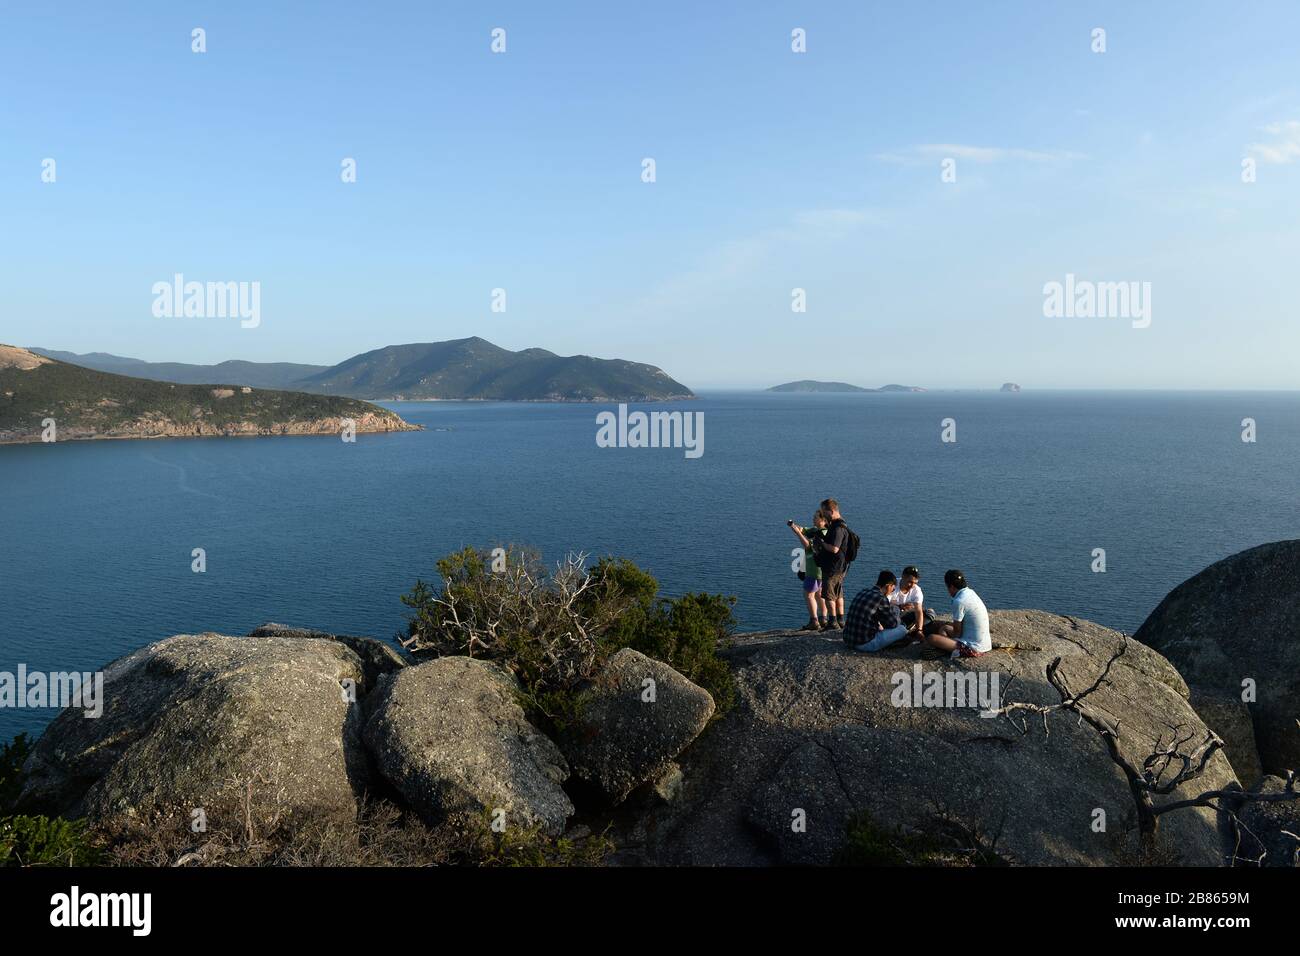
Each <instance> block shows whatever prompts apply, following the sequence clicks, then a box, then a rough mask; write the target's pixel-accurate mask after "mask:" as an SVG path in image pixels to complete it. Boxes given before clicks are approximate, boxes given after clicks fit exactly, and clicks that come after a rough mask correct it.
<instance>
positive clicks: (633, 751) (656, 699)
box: [560, 648, 714, 803]
mask: <svg viewBox="0 0 1300 956" xmlns="http://www.w3.org/2000/svg"><path fill="white" fill-rule="evenodd" d="M648 682H653V683H652V684H651V683H648ZM651 692H653V700H651V699H649V698H650V696H651ZM577 710H578V716H577V718H576V719H575V720H574V721H573V722H572V723H571V724H570V725H569V726H568V727H567V728H566V729H565V731H564V733H563V735H562V736H561V738H560V746H561V748H562V749H563V750H564V754H565V756H566V757H568V758H569V765H570V766H571V767H572V769H573V773H574V776H576V777H579V778H581V779H582V780H585V781H587V782H588V783H590V784H593V785H595V786H596V787H598V788H599V789H600V790H601V791H602V792H603V793H604V795H605V796H606V797H608V798H609V799H610V800H611V801H612V802H614V803H618V802H619V801H621V800H622V799H623V798H624V797H626V796H627V795H628V794H629V793H631V792H632V791H633V790H634V789H636V787H638V786H640V785H641V784H643V783H647V782H650V781H653V780H656V779H657V778H659V776H660V775H661V774H663V773H664V771H666V770H668V769H669V766H670V764H671V763H672V761H673V758H674V757H676V756H677V755H678V754H679V753H681V752H682V751H683V750H684V749H686V746H687V745H688V744H689V743H690V742H691V741H692V740H694V739H695V738H696V737H698V736H699V734H700V731H702V730H703V729H704V728H705V726H706V725H707V724H708V722H709V718H710V717H712V716H713V710H714V704H713V697H712V696H710V694H709V692H708V691H706V690H705V689H704V688H702V687H699V686H697V685H696V684H693V683H692V682H691V681H689V680H687V679H686V678H685V677H683V676H682V675H681V674H679V673H677V671H675V670H673V668H671V667H669V666H668V665H667V664H664V663H662V662H661V661H656V660H654V659H652V658H649V657H646V656H645V655H644V654H642V653H641V652H640V651H635V650H632V649H631V648H624V649H623V650H621V651H619V652H618V653H617V654H615V655H614V656H613V657H611V658H610V659H609V660H608V661H607V662H606V663H605V666H604V667H602V668H601V670H600V673H599V674H597V675H596V677H595V679H594V680H593V681H592V682H591V685H590V686H589V687H587V688H585V689H584V690H583V691H582V692H581V693H580V694H579V696H578V701H577Z"/></svg>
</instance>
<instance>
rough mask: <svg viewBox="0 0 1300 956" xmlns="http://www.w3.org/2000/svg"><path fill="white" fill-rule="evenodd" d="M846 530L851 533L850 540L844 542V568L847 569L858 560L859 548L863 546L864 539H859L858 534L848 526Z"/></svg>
mask: <svg viewBox="0 0 1300 956" xmlns="http://www.w3.org/2000/svg"><path fill="white" fill-rule="evenodd" d="M844 530H845V531H847V532H848V533H849V534H848V538H847V539H846V540H845V542H844V566H845V567H846V568H847V567H848V566H849V565H850V564H852V563H853V562H854V561H856V560H858V548H860V547H861V546H862V539H861V538H859V537H858V535H857V532H855V531H854V530H853V529H852V528H850V527H849V526H848V525H845V526H844Z"/></svg>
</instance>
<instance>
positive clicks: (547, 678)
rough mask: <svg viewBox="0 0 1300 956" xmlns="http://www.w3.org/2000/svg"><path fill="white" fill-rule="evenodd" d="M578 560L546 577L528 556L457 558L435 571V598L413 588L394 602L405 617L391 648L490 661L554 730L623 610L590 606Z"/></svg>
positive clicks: (619, 605) (624, 605)
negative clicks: (406, 612) (439, 577)
mask: <svg viewBox="0 0 1300 956" xmlns="http://www.w3.org/2000/svg"><path fill="white" fill-rule="evenodd" d="M583 560H584V558H583V556H582V555H572V554H571V555H569V556H568V557H567V558H566V559H565V560H564V561H562V562H560V564H559V565H558V566H557V567H556V568H555V569H554V570H551V569H549V568H547V566H546V565H545V564H543V562H542V560H541V558H540V557H539V556H538V555H537V553H536V552H535V551H531V550H525V549H519V548H515V547H513V546H512V547H509V548H507V549H505V550H504V553H503V554H502V555H500V556H499V557H497V558H496V559H494V558H493V556H492V555H491V554H490V553H487V552H480V551H477V550H475V549H474V548H465V549H464V550H461V551H458V552H456V553H455V554H451V555H448V556H447V557H445V558H443V559H442V560H441V561H439V562H438V571H439V572H440V573H441V575H442V589H441V590H440V591H438V592H436V593H435V592H434V591H433V589H431V588H430V587H429V586H428V585H427V584H425V583H424V582H423V581H417V582H416V585H415V588H414V589H413V590H412V591H411V592H410V593H409V594H404V595H402V603H403V604H405V605H406V606H407V607H409V608H411V609H412V610H413V611H414V614H412V615H411V616H410V617H409V618H408V620H407V633H406V636H405V637H404V638H399V639H400V640H401V643H402V644H403V646H405V647H406V648H407V649H408V650H410V651H411V652H412V653H413V654H416V655H421V654H430V655H436V656H445V655H465V656H468V657H475V658H479V659H482V660H490V661H495V662H497V663H499V664H501V665H502V666H503V667H505V668H507V669H508V670H510V671H511V672H512V673H513V674H514V675H515V677H517V678H518V679H519V684H520V687H521V690H522V697H523V701H524V704H525V707H526V708H527V709H528V710H529V712H530V714H531V715H532V716H534V717H540V718H542V719H543V722H548V721H549V722H550V723H552V724H555V725H558V724H561V723H563V722H564V721H565V720H566V719H567V718H568V717H569V716H570V715H571V710H572V706H573V704H572V697H571V693H570V692H571V691H572V690H573V688H574V687H575V686H576V685H577V684H579V683H581V682H582V681H584V680H587V679H589V678H590V677H592V676H594V674H595V672H596V671H597V670H598V669H599V667H600V664H601V663H602V662H603V660H604V652H603V648H602V644H601V635H602V634H603V633H604V631H605V630H606V629H607V628H609V627H610V626H611V625H612V624H613V623H614V622H615V621H617V620H618V619H619V617H620V616H621V615H622V613H623V612H624V611H625V610H628V608H629V606H630V598H625V597H623V596H621V595H618V594H613V593H611V594H610V595H609V596H608V597H607V599H605V600H599V601H593V600H589V599H587V597H586V595H587V593H588V592H589V591H591V590H592V588H593V586H594V583H595V582H594V581H593V580H592V578H591V577H590V575H588V573H587V570H586V568H585V567H584V565H583Z"/></svg>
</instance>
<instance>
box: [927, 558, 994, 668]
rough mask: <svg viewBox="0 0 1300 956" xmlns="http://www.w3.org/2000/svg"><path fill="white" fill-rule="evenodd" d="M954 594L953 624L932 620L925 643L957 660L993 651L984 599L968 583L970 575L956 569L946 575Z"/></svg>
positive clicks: (947, 582)
mask: <svg viewBox="0 0 1300 956" xmlns="http://www.w3.org/2000/svg"><path fill="white" fill-rule="evenodd" d="M943 583H944V584H945V585H947V587H948V593H949V594H950V595H952V623H948V622H946V621H931V622H929V623H928V624H926V625H925V636H924V638H923V642H924V644H925V645H926V646H927V647H933V648H934V649H935V650H938V651H949V652H951V653H952V656H953V657H978V656H979V655H980V654H984V653H986V652H988V651H991V650H993V639H992V637H990V636H989V612H988V609H987V608H986V607H984V602H983V601H981V600H980V596H979V595H978V594H976V593H975V592H974V591H972V590H971V589H970V587H968V586H967V584H966V575H964V574H962V573H961V572H960V571H958V570H956V569H954V570H951V571H948V572H947V573H946V574H944V576H943Z"/></svg>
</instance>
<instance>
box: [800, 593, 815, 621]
mask: <svg viewBox="0 0 1300 956" xmlns="http://www.w3.org/2000/svg"><path fill="white" fill-rule="evenodd" d="M803 599H804V603H805V604H807V605H808V620H810V621H815V620H817V592H816V591H804V592H803Z"/></svg>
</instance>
